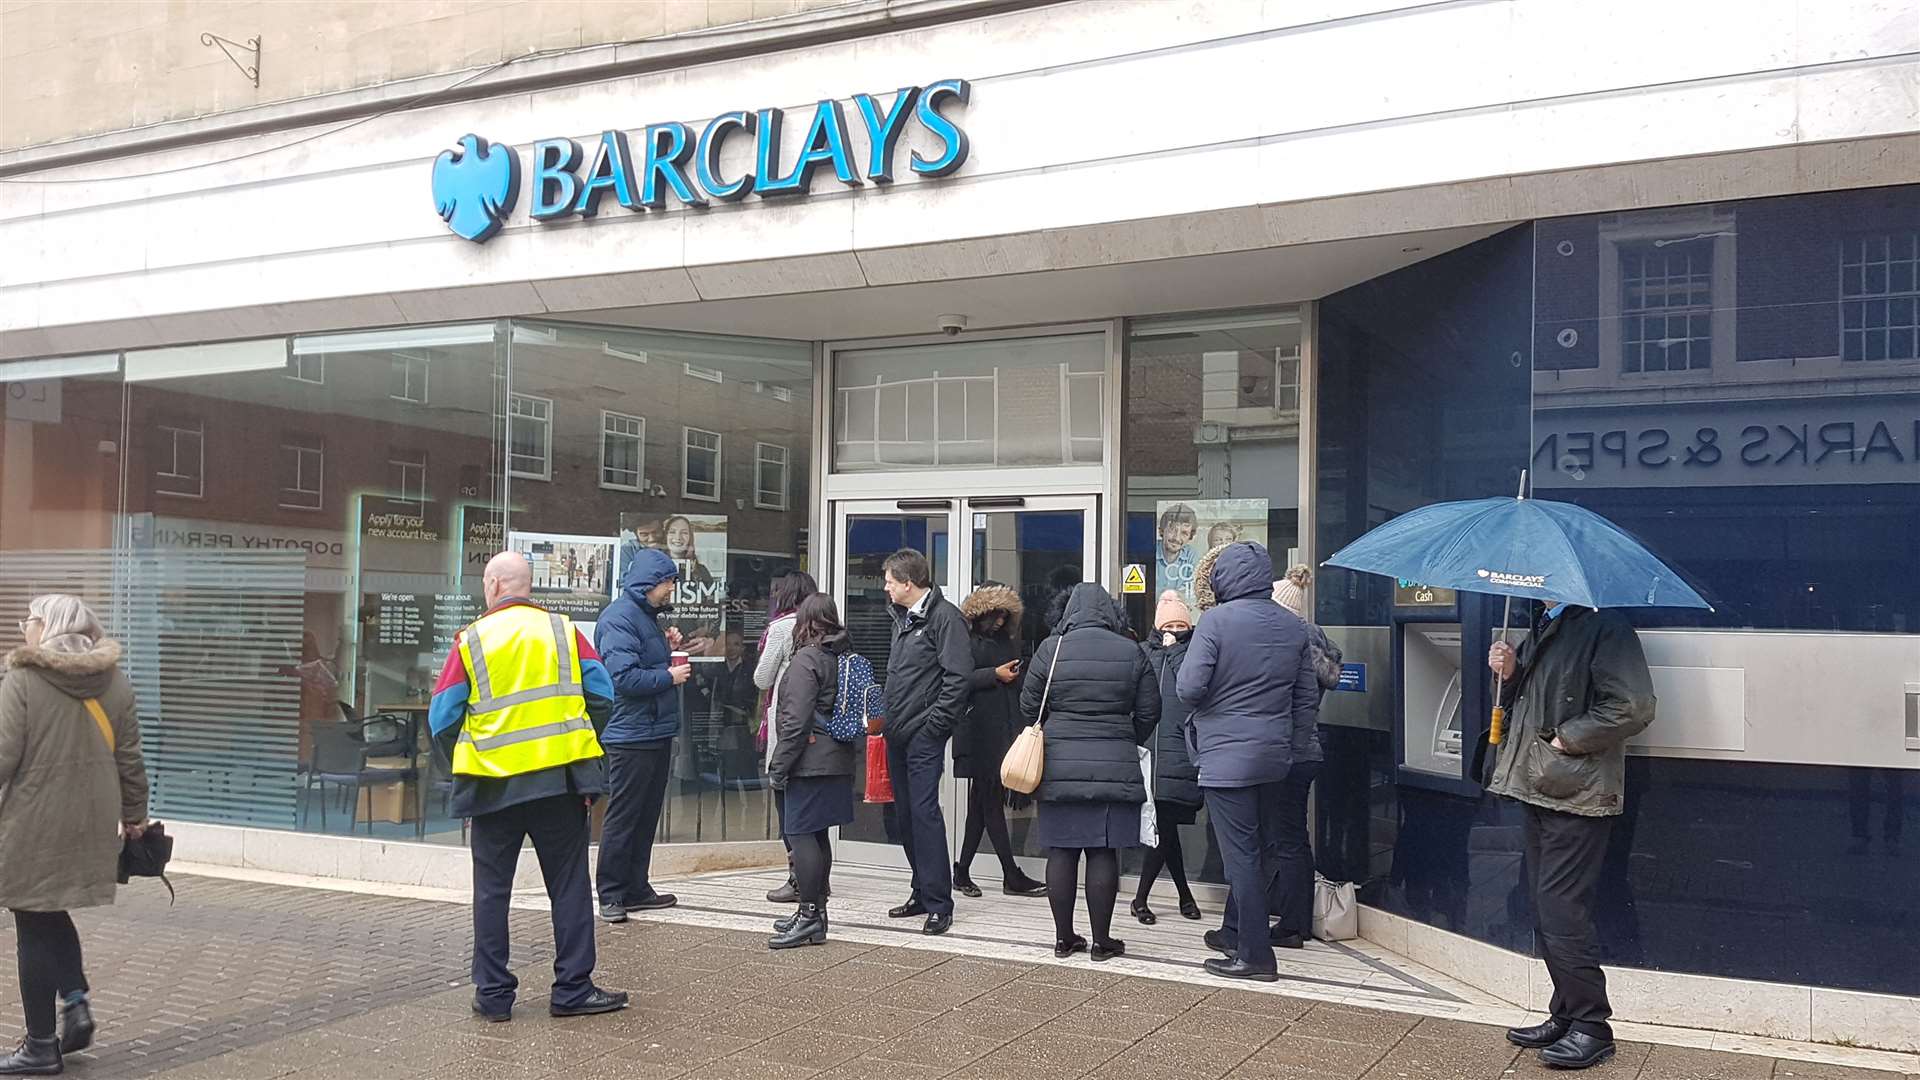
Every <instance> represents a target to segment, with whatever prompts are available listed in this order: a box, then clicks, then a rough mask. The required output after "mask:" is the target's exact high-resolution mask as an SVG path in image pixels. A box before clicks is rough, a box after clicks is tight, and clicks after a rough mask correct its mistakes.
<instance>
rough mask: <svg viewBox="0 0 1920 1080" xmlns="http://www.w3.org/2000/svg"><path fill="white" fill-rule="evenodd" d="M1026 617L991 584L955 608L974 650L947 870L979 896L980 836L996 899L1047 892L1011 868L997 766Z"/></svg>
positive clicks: (1008, 734)
mask: <svg viewBox="0 0 1920 1080" xmlns="http://www.w3.org/2000/svg"><path fill="white" fill-rule="evenodd" d="M1025 613H1026V607H1025V605H1023V604H1021V603H1020V594H1018V593H1016V592H1014V591H1013V590H1012V589H1009V588H1008V587H1006V586H1005V585H1002V584H1000V583H999V582H997V581H989V582H987V583H986V584H985V585H982V586H981V587H980V588H978V589H975V590H974V591H973V592H972V593H971V594H970V595H968V597H967V598H966V600H965V601H964V602H962V603H961V605H960V614H961V615H963V616H965V617H966V620H967V631H968V635H967V636H968V639H969V642H970V643H971V645H972V647H973V674H972V675H970V676H969V677H968V678H967V691H968V694H967V715H966V717H965V718H964V719H963V720H962V721H961V722H960V730H959V731H958V732H957V733H956V734H955V735H954V739H953V775H954V776H956V777H960V778H962V779H965V780H967V781H968V784H967V826H966V833H965V835H964V837H963V838H962V841H961V844H960V860H959V861H958V862H956V863H954V864H953V887H954V888H956V889H958V890H960V891H961V892H962V893H964V894H965V895H967V896H979V895H980V886H978V885H975V884H974V883H973V877H972V875H971V873H970V870H971V869H972V867H973V857H974V855H975V854H976V853H977V852H979V850H980V839H981V837H982V835H985V836H987V837H990V838H991V839H992V840H993V850H994V853H995V854H996V855H998V856H1000V891H1001V892H1004V893H1006V894H1007V895H1008V896H1045V895H1046V894H1047V887H1046V885H1044V884H1042V883H1040V882H1038V881H1035V880H1033V879H1032V878H1030V877H1028V876H1027V873H1026V871H1024V870H1022V869H1020V866H1019V864H1018V863H1016V862H1014V861H1013V837H1012V836H1011V835H1010V834H1009V833H1008V832H1007V811H1006V798H1007V789H1006V788H1004V787H1002V786H1001V785H1000V763H1001V761H1003V760H1005V758H1006V756H1007V749H1008V748H1009V747H1011V746H1012V745H1013V736H1014V733H1015V732H1016V731H1017V730H1018V728H1019V726H1020V701H1019V697H1020V692H1019V691H1018V690H1017V689H1015V688H1014V685H1013V684H1014V681H1015V680H1017V679H1018V678H1019V677H1020V643H1019V642H1018V641H1016V640H1014V636H1013V630H1014V627H1016V626H1018V625H1020V618H1021V616H1022V615H1024V614H1025Z"/></svg>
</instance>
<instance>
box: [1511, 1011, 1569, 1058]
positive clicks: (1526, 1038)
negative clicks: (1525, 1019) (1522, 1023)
mask: <svg viewBox="0 0 1920 1080" xmlns="http://www.w3.org/2000/svg"><path fill="white" fill-rule="evenodd" d="M1567 1031H1568V1028H1567V1022H1566V1021H1565V1020H1557V1019H1554V1018H1552V1017H1548V1018H1547V1022H1546V1023H1544V1024H1535V1025H1534V1026H1532V1027H1517V1028H1508V1029H1507V1041H1508V1042H1510V1043H1512V1044H1513V1045H1515V1046H1524V1047H1526V1048H1527V1049H1528V1050H1544V1049H1546V1048H1547V1047H1549V1046H1552V1045H1553V1044H1554V1043H1557V1042H1559V1041H1560V1040H1561V1039H1562V1038H1564V1037H1565V1036H1566V1034H1567Z"/></svg>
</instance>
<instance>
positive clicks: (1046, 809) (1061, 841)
mask: <svg viewBox="0 0 1920 1080" xmlns="http://www.w3.org/2000/svg"><path fill="white" fill-rule="evenodd" d="M1039 807H1040V812H1039V821H1038V822H1037V823H1036V827H1035V833H1036V836H1037V839H1038V841H1039V843H1040V846H1042V847H1059V848H1130V847H1139V846H1140V804H1139V803H1123V802H1044V801H1043V802H1041V803H1040V804H1039Z"/></svg>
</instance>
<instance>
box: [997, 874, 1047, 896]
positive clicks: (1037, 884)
mask: <svg viewBox="0 0 1920 1080" xmlns="http://www.w3.org/2000/svg"><path fill="white" fill-rule="evenodd" d="M1000 891H1001V892H1003V893H1006V894H1007V895H1008V896H1045V895H1047V883H1046V882H1044V881H1035V880H1033V879H1032V878H1030V877H1028V876H1027V875H1025V874H1019V875H1016V876H1011V877H1008V878H1005V879H1003V880H1002V881H1001V882H1000Z"/></svg>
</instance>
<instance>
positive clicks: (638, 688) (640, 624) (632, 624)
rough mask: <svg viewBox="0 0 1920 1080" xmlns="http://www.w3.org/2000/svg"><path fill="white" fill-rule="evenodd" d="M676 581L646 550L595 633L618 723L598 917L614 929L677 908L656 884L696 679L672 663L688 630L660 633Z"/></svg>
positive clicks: (609, 738)
mask: <svg viewBox="0 0 1920 1080" xmlns="http://www.w3.org/2000/svg"><path fill="white" fill-rule="evenodd" d="M676 574H677V571H676V570H675V568H674V564H673V560H672V559H671V558H669V557H668V556H667V553H666V552H664V551H656V550H654V549H652V548H643V549H641V550H640V552H639V553H638V554H637V555H636V556H635V557H634V560H633V565H631V566H629V567H627V570H626V573H625V575H624V577H625V580H623V581H622V582H621V594H620V598H619V599H617V600H615V601H614V602H613V603H612V604H609V605H608V606H607V610H606V611H605V612H604V613H603V614H602V615H601V616H600V622H599V624H598V625H596V626H595V627H594V631H593V636H594V641H595V644H597V645H598V646H599V649H600V656H601V658H602V659H603V660H604V661H605V662H606V665H607V673H608V674H609V675H611V676H612V677H613V689H614V693H615V694H616V695H617V697H616V699H615V702H614V706H613V721H612V722H611V723H609V724H608V725H607V730H606V732H605V734H603V735H602V736H601V739H600V741H601V743H602V744H603V745H605V747H606V750H607V772H608V777H609V779H610V780H611V782H612V787H613V797H612V798H611V799H610V800H608V802H607V820H606V825H605V827H604V828H603V829H602V830H601V834H600V874H599V877H600V880H599V886H600V917H601V918H602V919H605V920H606V921H608V922H615V923H617V922H625V921H627V912H629V911H645V910H650V909H654V908H668V907H672V906H673V905H674V904H675V903H676V902H677V899H676V898H675V897H674V895H673V894H672V893H661V892H655V891H654V888H653V883H652V882H651V881H649V880H648V874H649V872H650V870H651V869H652V865H653V837H654V833H655V832H656V831H658V829H659V827H660V812H661V810H663V809H664V808H665V806H666V800H667V779H668V777H670V776H671V775H672V772H673V740H674V737H675V736H677V735H679V734H680V687H681V686H682V685H684V684H685V683H686V681H687V678H688V677H689V676H690V675H692V673H693V669H692V667H691V666H690V665H687V664H681V665H679V666H673V665H672V663H671V661H672V658H673V650H675V649H677V648H679V647H680V631H678V630H675V629H671V628H669V629H667V630H665V631H662V630H661V629H660V623H659V617H660V616H661V615H664V614H666V613H667V612H668V611H670V610H672V607H673V605H672V602H671V601H672V599H673V587H674V582H675V579H676Z"/></svg>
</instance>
